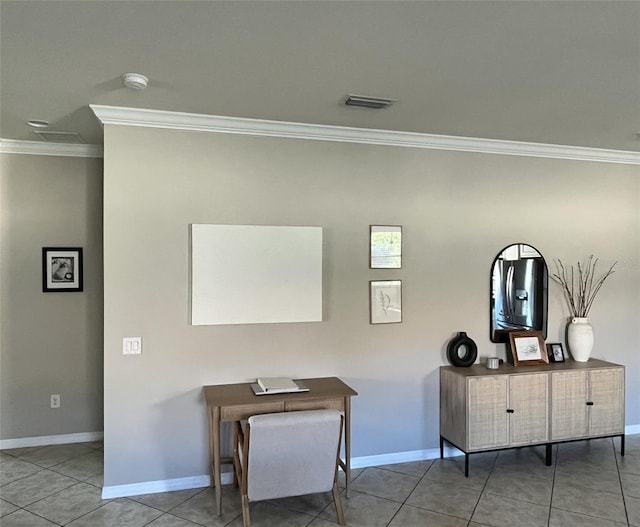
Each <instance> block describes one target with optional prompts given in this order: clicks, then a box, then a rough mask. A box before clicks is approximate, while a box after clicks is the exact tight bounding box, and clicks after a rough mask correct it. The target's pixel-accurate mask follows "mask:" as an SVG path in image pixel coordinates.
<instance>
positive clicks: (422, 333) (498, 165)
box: [104, 125, 640, 486]
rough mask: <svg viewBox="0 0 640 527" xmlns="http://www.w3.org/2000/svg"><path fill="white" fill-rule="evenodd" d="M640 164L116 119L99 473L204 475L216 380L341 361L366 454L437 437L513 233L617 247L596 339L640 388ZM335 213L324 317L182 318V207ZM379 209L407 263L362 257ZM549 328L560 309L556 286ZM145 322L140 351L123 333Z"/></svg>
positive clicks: (575, 249)
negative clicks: (394, 299)
mask: <svg viewBox="0 0 640 527" xmlns="http://www.w3.org/2000/svg"><path fill="white" fill-rule="evenodd" d="M638 176H639V172H638V167H636V166H623V165H613V164H599V163H589V162H580V161H563V160H549V159H537V158H531V157H517V156H498V155H487V154H474V153H460V152H446V151H430V150H419V149H410V148H402V147H386V146H372V145H359V144H344V143H332V142H323V141H309V140H293V139H275V138H267V137H262V138H259V137H248V136H231V135H218V134H206V133H196V132H180V131H169V130H157V129H145V128H127V127H120V126H113V125H107V126H106V127H105V176H104V300H105V302H104V317H105V334H104V347H105V461H106V466H105V485H106V486H113V485H122V484H130V483H136V482H144V481H153V480H164V479H172V478H181V477H188V476H199V475H204V474H207V473H208V471H207V448H206V444H207V443H206V441H207V433H206V414H205V408H204V405H203V402H202V395H201V387H202V385H204V384H213V383H227V382H242V381H247V380H251V379H254V378H255V377H257V376H268V375H290V376H300V377H307V376H329V375H337V376H339V377H341V378H343V379H344V380H345V381H346V382H347V383H349V384H350V385H352V386H353V387H354V388H355V389H356V390H357V391H358V392H359V393H360V395H359V396H358V397H356V398H355V400H354V402H353V425H352V432H353V455H354V456H355V457H360V456H370V455H378V454H388V453H396V452H407V451H414V450H424V449H430V448H436V447H437V445H438V367H439V366H441V365H443V364H445V363H446V359H445V349H446V344H447V342H448V340H449V339H450V338H451V337H452V336H453V335H454V334H455V333H456V332H458V331H467V332H468V334H469V335H470V336H471V337H473V338H474V339H475V340H476V342H477V343H478V347H479V350H480V354H481V355H482V356H490V355H499V356H503V357H504V356H505V350H504V346H503V345H497V344H493V343H491V342H490V341H489V338H488V332H489V329H488V326H489V322H488V305H489V267H490V264H491V262H492V260H493V258H494V257H495V255H496V254H497V253H498V252H499V251H500V250H501V249H502V248H503V247H504V246H505V245H508V244H510V243H513V242H527V243H529V244H531V245H534V246H535V247H537V248H538V249H539V250H540V251H541V252H542V253H543V255H544V256H545V257H546V258H547V260H548V261H549V263H550V264H551V263H552V260H553V259H554V258H561V259H563V260H564V261H567V262H572V261H575V260H577V259H581V258H583V257H585V256H587V255H588V254H590V253H594V254H595V255H597V256H599V257H600V258H601V259H602V260H603V261H605V262H611V261H613V260H619V261H620V264H619V266H618V271H617V272H616V274H615V275H614V276H613V277H612V278H611V279H610V281H609V282H608V283H607V284H606V285H605V287H604V289H603V290H602V292H601V295H600V298H599V299H598V301H597V303H596V304H595V307H594V308H593V310H592V313H591V315H592V322H593V325H594V330H595V335H596V346H595V350H594V356H595V357H598V358H602V359H607V360H611V361H616V362H620V363H623V364H625V365H627V387H628V388H627V397H628V399H627V401H628V404H627V424H638V423H640V409H639V408H638V407H637V405H634V404H632V402H633V401H635V400H638V397H639V396H640V391H639V388H638V386H639V381H640V375H639V368H638V361H637V348H638V336H639V335H638V330H637V329H636V328H637V317H638V312H639V310H638V308H639V306H638V291H639V289H638V286H639V282H638V221H639V217H638V201H639V197H640V196H639V183H638V181H639V179H638ZM191 223H223V224H224V223H227V224H259V225H318V226H322V227H324V304H325V306H324V312H325V316H324V321H323V322H321V323H301V324H269V325H259V324H258V325H242V326H204V327H192V326H190V325H189V323H188V320H189V318H188V317H189V310H188V305H189V238H188V233H189V224H191ZM370 224H398V225H402V226H403V228H404V256H403V268H402V269H400V270H397V271H391V270H369V269H368V230H369V225H370ZM372 279H401V280H402V281H403V309H404V312H403V317H404V321H403V323H402V324H395V325H377V326H371V325H370V324H369V319H368V316H369V315H368V310H369V308H368V281H369V280H372ZM550 289H551V295H550V302H549V310H550V313H549V338H548V340H550V341H562V340H564V339H563V336H564V327H565V324H566V317H567V311H566V308H565V307H564V305H563V304H562V301H561V296H560V291H559V289H558V288H557V287H556V286H555V284H551V287H550ZM125 336H141V337H142V338H143V353H142V355H140V356H123V355H122V352H121V350H122V337H125Z"/></svg>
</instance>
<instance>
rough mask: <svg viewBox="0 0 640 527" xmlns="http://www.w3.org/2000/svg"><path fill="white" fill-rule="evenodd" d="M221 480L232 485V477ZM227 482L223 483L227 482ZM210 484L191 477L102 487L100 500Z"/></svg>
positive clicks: (229, 474)
mask: <svg viewBox="0 0 640 527" xmlns="http://www.w3.org/2000/svg"><path fill="white" fill-rule="evenodd" d="M227 475H228V478H227V477H223V478H222V484H223V485H227V484H229V483H233V479H232V478H233V475H232V474H231V473H230V472H229V473H225V474H223V476H227ZM227 479H228V481H225V480H227ZM210 484H211V478H210V477H209V476H193V477H189V478H176V479H163V480H158V481H143V482H142V483H132V484H130V485H112V486H110V487H102V499H103V500H109V499H113V498H125V497H127V496H140V495H141V494H156V493H158V492H171V491H174V490H187V489H199V488H201V487H208V486H209V485H210Z"/></svg>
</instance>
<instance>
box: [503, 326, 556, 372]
mask: <svg viewBox="0 0 640 527" xmlns="http://www.w3.org/2000/svg"><path fill="white" fill-rule="evenodd" d="M509 344H510V345H511V353H512V354H513V365H514V366H532V365H535V364H549V356H548V355H547V350H546V348H545V347H544V338H543V336H542V331H511V332H509Z"/></svg>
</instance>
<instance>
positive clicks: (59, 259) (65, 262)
mask: <svg viewBox="0 0 640 527" xmlns="http://www.w3.org/2000/svg"><path fill="white" fill-rule="evenodd" d="M42 291H43V292H44V293H54V292H60V293H69V292H76V291H82V247H43V248H42Z"/></svg>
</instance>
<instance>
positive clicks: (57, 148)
mask: <svg viewBox="0 0 640 527" xmlns="http://www.w3.org/2000/svg"><path fill="white" fill-rule="evenodd" d="M0 153H1V154H26V155H36V156H63V157H97V158H101V157H102V146H100V145H84V144H71V143H69V144H68V143H43V142H40V141H15V140H12V139H0Z"/></svg>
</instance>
